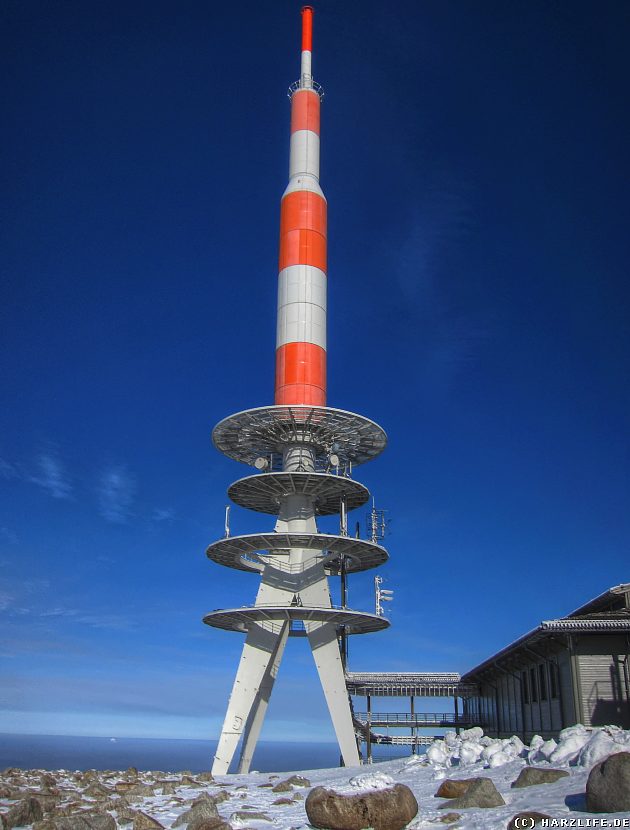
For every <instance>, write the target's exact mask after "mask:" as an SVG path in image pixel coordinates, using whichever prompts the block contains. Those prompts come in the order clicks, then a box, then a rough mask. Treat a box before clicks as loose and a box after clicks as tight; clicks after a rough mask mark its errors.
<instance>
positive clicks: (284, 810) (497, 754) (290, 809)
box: [0, 726, 630, 830]
mask: <svg viewBox="0 0 630 830" xmlns="http://www.w3.org/2000/svg"><path fill="white" fill-rule="evenodd" d="M622 751H630V731H624V730H621V729H619V728H618V727H602V728H597V729H587V728H585V727H582V726H575V727H571V728H570V729H567V730H564V732H563V733H562V734H561V736H560V740H559V741H558V742H557V743H556V742H555V741H546V742H545V741H543V739H542V738H540V739H534V740H533V741H532V742H531V744H530V746H529V747H527V746H524V745H523V743H522V742H521V741H520V740H519V738H517V737H513V738H511V739H509V740H495V739H491V738H487V737H485V736H483V733H482V732H481V730H480V729H477V728H475V729H471V730H467V731H466V732H463V733H462V734H461V735H460V736H456V735H455V734H454V733H449V734H448V735H447V736H446V738H445V740H443V741H436V742H435V743H434V744H433V745H432V746H431V747H429V749H428V751H427V753H426V755H421V756H412V757H410V758H408V759H397V760H392V761H386V762H384V763H380V764H374V765H372V766H371V767H366V766H363V767H359V768H342V769H326V770H321V769H320V770H307V771H301V772H300V773H299V774H300V775H301V776H304V777H305V778H306V779H308V780H307V781H306V782H303V781H302V782H300V781H298V782H296V783H294V784H291V785H287V786H286V787H284V788H280V791H276V792H274V791H273V789H272V787H273V786H276V785H277V784H278V783H279V782H282V781H286V779H287V778H289V777H290V776H291V774H290V773H281V774H280V773H279V774H273V773H250V774H248V775H226V776H221V777H219V778H217V779H216V780H215V781H214V782H207V781H203V780H202V779H200V778H199V777H198V776H194V775H193V776H192V777H186V776H185V775H183V774H164V773H143V772H141V773H139V774H138V777H137V781H138V783H139V784H140V783H144V784H148V785H151V786H152V787H153V789H154V794H151V795H148V796H147V797H140V796H138V797H136V798H135V799H133V800H132V802H131V808H132V811H133V810H142V811H143V812H144V813H147V814H148V815H150V816H152V817H153V818H155V819H157V821H159V822H160V824H161V825H162V826H163V827H165V828H171V827H172V826H173V824H174V823H175V822H176V821H177V819H178V817H179V816H180V815H181V814H182V813H183V812H184V811H185V810H186V809H188V808H189V807H190V805H191V802H192V801H193V800H194V799H196V798H198V797H199V796H200V795H201V794H202V793H204V792H207V793H208V794H209V795H210V796H215V795H220V794H221V793H224V794H225V795H223V796H220V798H222V799H223V800H222V801H219V802H218V804H217V808H218V811H219V813H220V815H221V816H222V817H224V818H225V819H226V820H227V821H229V822H230V824H231V826H232V827H233V828H244V827H247V828H253V829H255V830H269V828H271V827H275V828H287V830H288V828H304V830H306V828H308V827H309V825H308V820H307V817H306V813H305V810H304V799H305V798H306V795H307V794H308V792H309V790H310V789H311V787H314V786H317V785H324V786H326V787H329V788H332V789H337V790H339V791H342V792H345V793H352V792H357V791H360V790H361V791H365V790H366V789H368V790H369V789H371V788H373V789H378V788H382V787H383V786H387V785H389V786H391V785H392V783H402V784H406V785H407V786H409V787H410V788H411V790H412V791H413V793H414V795H415V797H416V799H417V801H418V805H419V812H418V815H417V816H416V818H415V819H414V820H413V821H412V823H411V824H410V825H409V827H410V828H425V827H427V828H429V827H444V826H445V825H444V824H443V823H442V822H441V821H440V820H441V819H442V818H444V815H445V813H447V812H449V811H451V810H450V808H447V809H446V810H444V809H442V810H440V809H439V807H440V805H442V804H444V802H445V801H446V799H443V798H436V797H435V792H436V791H437V789H438V787H439V785H440V782H441V781H442V780H443V779H445V778H454V779H460V778H474V777H480V776H483V777H487V778H491V779H492V781H493V782H494V784H495V786H496V788H497V790H498V791H499V792H500V794H501V796H502V797H503V799H504V801H505V802H506V803H505V806H502V807H495V808H490V809H488V808H486V809H480V808H471V809H463V810H462V809H457V808H454V810H455V811H456V812H457V813H460V814H461V815H460V818H459V819H457V820H456V822H455V825H456V826H457V827H458V828H484V830H495V828H496V830H499V828H501V830H504V828H506V826H507V824H508V822H509V820H510V819H511V818H512V817H513V816H514V815H515V814H516V813H519V812H521V811H525V810H536V811H538V812H541V813H546V814H547V815H549V816H551V817H552V818H554V819H572V820H573V819H581V820H582V822H579V821H578V822H575V823H571V824H569V823H556V824H551V825H550V826H578V827H579V826H583V827H586V826H591V827H593V826H600V827H601V826H606V825H605V824H603V823H601V820H602V819H609V820H611V823H610V824H609V825H608V826H611V827H613V826H626V827H628V826H630V812H628V813H614V814H602V813H598V814H593V813H587V812H586V805H585V800H584V792H585V788H586V780H587V778H588V775H589V772H590V769H591V767H592V766H593V764H595V763H597V762H598V761H600V760H602V759H603V758H605V757H607V756H608V755H610V754H611V753H614V752H622ZM528 765H530V766H531V765H535V766H537V767H540V768H543V769H545V768H554V769H564V770H566V771H567V772H568V773H569V775H568V776H567V777H564V778H561V779H560V780H558V781H556V782H555V783H553V784H540V785H537V786H532V787H527V788H523V789H512V788H511V786H510V785H511V784H512V782H513V781H514V780H515V779H516V778H517V777H518V774H519V772H520V771H521V770H522V769H523V768H524V767H526V766H528ZM15 777H16V774H15V773H13V778H14V779H15ZM54 777H55V779H56V784H57V787H58V788H59V789H60V791H61V792H62V793H67V794H68V795H67V797H68V798H71V797H72V793H74V798H75V799H76V797H77V796H79V795H81V798H82V809H86V807H87V808H89V806H90V802H91V798H92V797H91V796H90V795H88V794H87V793H83V792H82V791H83V790H84V789H85V788H86V787H87V786H88V784H89V782H88V781H85V780H81V778H80V776H77V775H76V774H74V773H68V772H65V771H59V772H57V773H55V774H54ZM1 778H2V781H3V782H5V783H6V780H7V779H6V778H5V777H4V776H2V777H1ZM353 779H354V780H353ZM97 780H98V782H99V783H100V784H102V785H103V786H104V787H105V788H107V790H108V791H109V792H110V793H111V794H112V796H113V800H114V802H115V800H116V798H118V797H119V793H120V788H119V789H118V791H117V790H116V783H117V782H120V781H128V780H129V777H128V774H127V775H126V777H125V774H124V773H103V774H99V776H98V779H97ZM165 780H168V781H169V782H170V783H171V784H172V786H173V788H174V789H173V790H172V791H171V792H170V793H168V794H165V793H163V792H162V790H163V789H164V783H165ZM37 781H38V777H37V774H35V773H31V774H30V775H29V774H25V775H24V784H25V785H26V786H29V787H32V786H34V784H35V782H37ZM92 783H93V782H92ZM270 785H271V786H270ZM171 789H172V788H171V786H168V787H167V790H171ZM282 790H284V791H282ZM33 794H34V795H36V793H35V792H34V793H33ZM103 797H105V796H104V795H102V794H101V795H100V798H101V799H102V798H103ZM0 803H1V804H2V806H1V808H0V811H1V812H6V810H7V808H8V807H9V806H10V804H11V803H13V802H11V801H8V800H7V799H6V798H4V799H0ZM102 807H103V808H105V807H107V809H108V811H109V812H110V814H111V815H113V816H114V817H115V818H116V819H117V823H118V826H119V827H123V828H124V827H125V822H129V821H131V819H130V817H129V812H127V815H126V816H125V817H124V818H123V816H122V814H119V812H120V813H122V811H117V810H116V809H115V804H114V805H112V798H111V797H110V798H109V803H108V804H107V805H105V804H103V805H102ZM97 808H98V798H97V799H96V800H95V803H94V805H93V809H97ZM451 812H452V811H451ZM248 813H250V814H251V815H250V816H248V815H247V814H248ZM254 813H257V814H258V815H257V816H254V815H253V814H254ZM262 814H264V816H263V815H262ZM587 819H590V824H588V823H587V821H586V820H587ZM594 819H597V820H598V821H599V822H600V823H599V824H594V823H593V820H594ZM623 819H626V822H625V823H623V822H621V823H617V824H616V825H615V823H614V820H623ZM126 826H127V828H129V830H131V824H127V825H126Z"/></svg>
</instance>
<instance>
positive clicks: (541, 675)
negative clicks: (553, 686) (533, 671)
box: [538, 663, 547, 700]
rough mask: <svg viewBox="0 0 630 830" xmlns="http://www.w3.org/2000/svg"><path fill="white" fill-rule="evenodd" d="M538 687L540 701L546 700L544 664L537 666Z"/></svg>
mask: <svg viewBox="0 0 630 830" xmlns="http://www.w3.org/2000/svg"><path fill="white" fill-rule="evenodd" d="M538 687H539V689H540V699H541V700H547V673H546V671H545V664H544V663H540V665H539V666H538Z"/></svg>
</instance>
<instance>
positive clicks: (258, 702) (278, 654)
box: [238, 622, 289, 773]
mask: <svg viewBox="0 0 630 830" xmlns="http://www.w3.org/2000/svg"><path fill="white" fill-rule="evenodd" d="M288 636H289V623H288V622H286V623H283V625H282V631H281V632H280V634H279V636H278V641H277V644H276V648H275V652H274V653H273V654H272V655H271V660H270V661H269V664H268V666H267V670H266V671H265V675H264V677H263V679H262V683H261V684H260V689H259V691H258V694H257V695H256V698H255V699H254V704H253V706H252V709H251V711H250V713H249V717H248V719H247V723H246V724H245V732H244V733H243V745H242V747H241V755H240V758H239V763H238V772H239V773H246V772H249V768H250V766H251V763H252V757H253V755H254V751H255V749H256V744H257V743H258V738H259V737H260V730H261V729H262V725H263V722H264V720H265V715H266V714H267V707H268V706H269V698H270V697H271V692H272V691H273V684H274V683H275V681H276V677H277V676H278V669H279V668H280V663H281V661H282V655H283V654H284V648H285V646H286V644H287V637H288Z"/></svg>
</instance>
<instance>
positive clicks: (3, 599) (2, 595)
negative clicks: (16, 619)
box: [0, 591, 13, 611]
mask: <svg viewBox="0 0 630 830" xmlns="http://www.w3.org/2000/svg"><path fill="white" fill-rule="evenodd" d="M12 605H13V597H12V596H11V594H9V593H7V592H6V591H0V611H8V610H9V609H10V608H11V607H12Z"/></svg>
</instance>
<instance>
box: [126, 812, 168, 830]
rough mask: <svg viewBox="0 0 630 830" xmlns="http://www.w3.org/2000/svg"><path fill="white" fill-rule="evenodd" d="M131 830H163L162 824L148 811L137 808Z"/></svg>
mask: <svg viewBox="0 0 630 830" xmlns="http://www.w3.org/2000/svg"><path fill="white" fill-rule="evenodd" d="M133 830H164V825H163V824H162V823H161V822H159V821H158V820H157V819H155V818H153V816H150V815H148V813H143V812H142V810H138V812H137V813H136V814H135V816H134V817H133Z"/></svg>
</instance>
